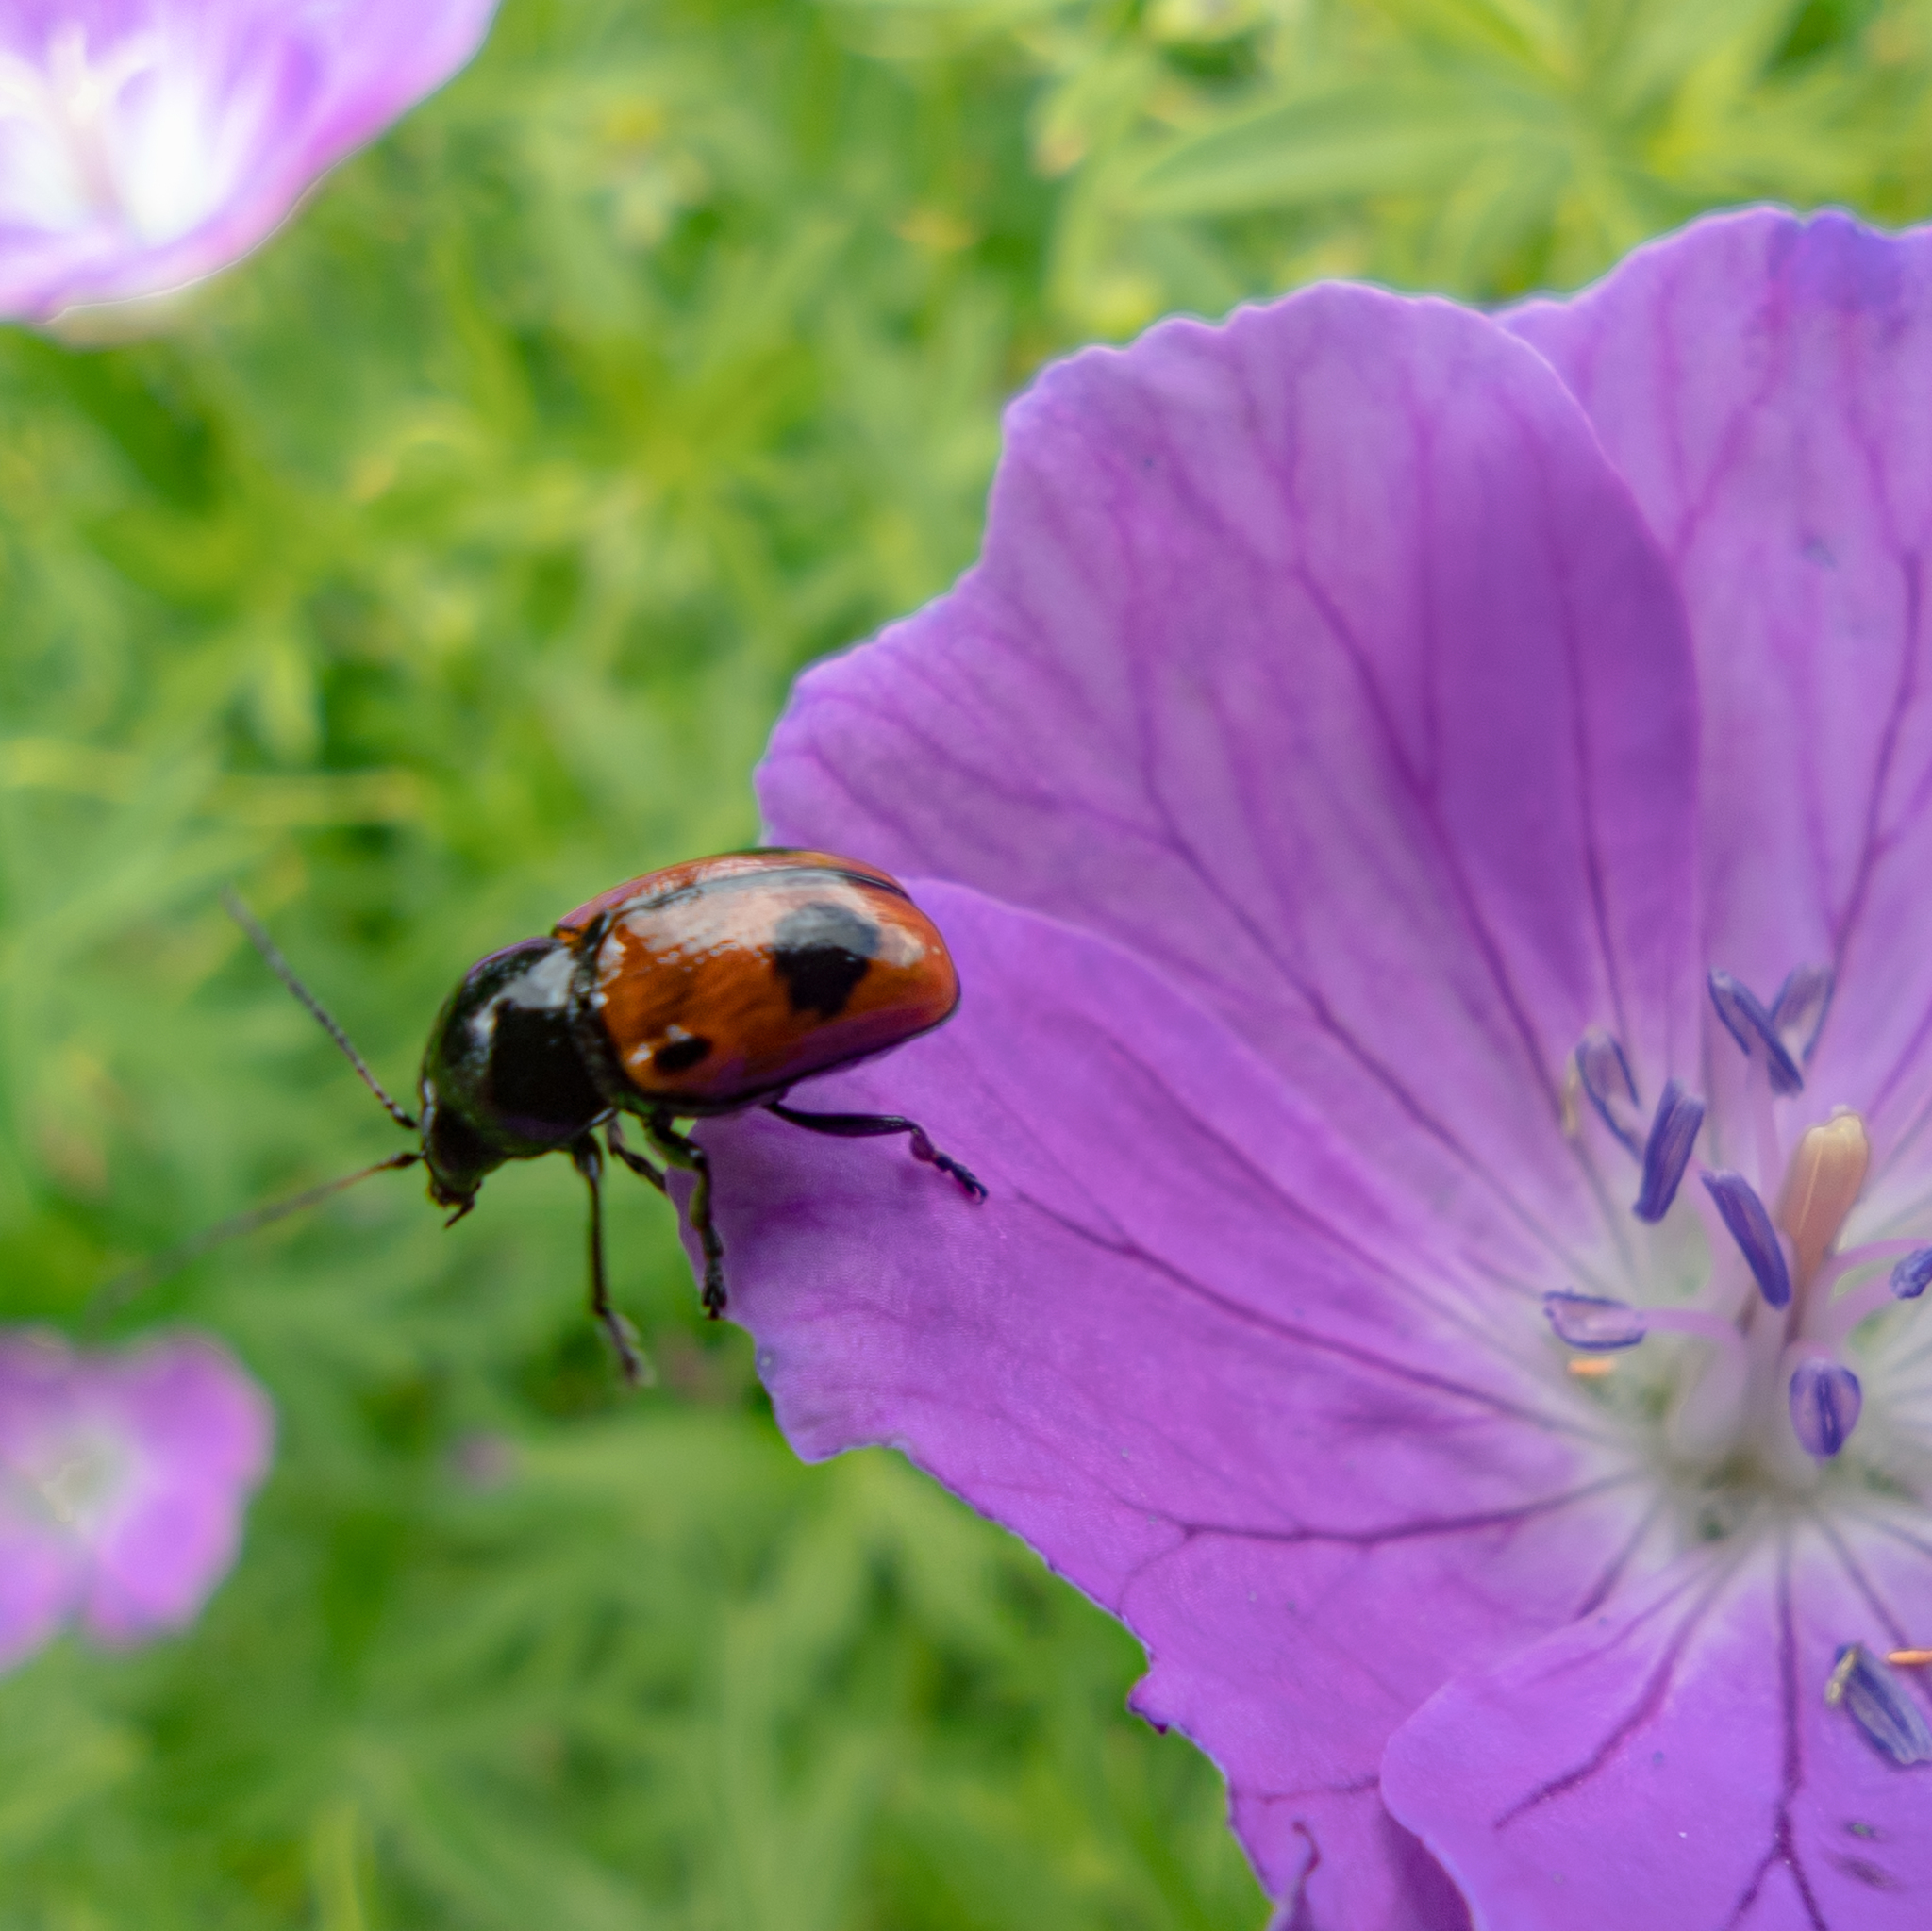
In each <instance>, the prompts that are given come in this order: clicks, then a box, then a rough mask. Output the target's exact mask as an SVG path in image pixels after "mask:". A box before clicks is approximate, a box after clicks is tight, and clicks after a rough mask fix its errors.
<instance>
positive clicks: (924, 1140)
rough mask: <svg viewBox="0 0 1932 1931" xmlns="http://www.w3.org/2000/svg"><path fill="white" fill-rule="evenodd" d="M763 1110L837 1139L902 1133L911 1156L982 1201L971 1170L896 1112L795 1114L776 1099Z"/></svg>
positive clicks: (982, 1192) (981, 1189)
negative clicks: (945, 1152) (955, 1181)
mask: <svg viewBox="0 0 1932 1931" xmlns="http://www.w3.org/2000/svg"><path fill="white" fill-rule="evenodd" d="M765 1111H766V1112H768V1113H775V1114H777V1116H778V1117H779V1119H781V1120H789V1121H791V1124H792V1125H794V1126H803V1127H805V1128H806V1129H807V1131H808V1132H811V1133H829V1134H832V1135H834V1136H835V1137H836V1138H838V1139H840V1140H871V1139H874V1137H876V1136H878V1135H881V1134H887V1133H904V1134H907V1135H908V1136H909V1137H910V1139H911V1141H912V1157H913V1158H914V1159H915V1160H924V1161H925V1163H926V1164H927V1165H928V1166H933V1167H937V1168H938V1169H939V1170H940V1172H941V1174H950V1175H951V1176H952V1177H953V1178H954V1179H955V1180H957V1181H958V1183H959V1185H960V1186H961V1187H962V1188H964V1189H965V1191H966V1197H967V1199H968V1200H974V1201H978V1200H984V1199H985V1198H986V1188H985V1187H984V1185H982V1184H981V1182H980V1181H979V1180H978V1179H977V1178H976V1177H975V1176H974V1174H973V1172H972V1170H971V1169H970V1168H967V1167H962V1166H961V1165H960V1164H959V1162H958V1160H956V1159H954V1158H953V1157H952V1156H951V1155H950V1154H942V1153H941V1151H940V1150H939V1148H938V1147H936V1146H935V1145H934V1144H933V1143H932V1140H931V1139H930V1138H929V1137H928V1136H927V1134H926V1130H925V1128H924V1126H922V1125H920V1124H918V1122H917V1121H913V1120H905V1119H902V1118H901V1117H900V1116H899V1115H898V1114H897V1113H796V1112H793V1111H792V1109H791V1107H782V1106H780V1105H779V1104H778V1102H777V1101H776V1100H769V1101H767V1102H766V1104H765Z"/></svg>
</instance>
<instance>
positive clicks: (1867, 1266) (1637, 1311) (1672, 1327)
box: [1543, 966, 1932, 1489]
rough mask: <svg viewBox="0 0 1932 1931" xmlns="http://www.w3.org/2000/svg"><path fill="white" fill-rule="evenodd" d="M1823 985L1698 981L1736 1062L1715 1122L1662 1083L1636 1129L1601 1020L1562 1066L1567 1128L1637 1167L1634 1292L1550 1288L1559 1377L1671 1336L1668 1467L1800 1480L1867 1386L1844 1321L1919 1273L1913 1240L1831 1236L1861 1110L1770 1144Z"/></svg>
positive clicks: (1815, 971)
mask: <svg viewBox="0 0 1932 1931" xmlns="http://www.w3.org/2000/svg"><path fill="white" fill-rule="evenodd" d="M1831 996H1832V979H1831V974H1829V973H1828V972H1827V971H1825V970H1824V968H1823V967H1815V966H1814V967H1801V968H1800V969H1799V970H1798V971H1796V972H1794V973H1792V974H1791V975H1790V977H1789V978H1788V979H1787V980H1786V981H1785V983H1784V985H1783V986H1782V987H1781V988H1780V989H1779V991H1778V994H1777V996H1776V997H1775V998H1774V1000H1773V1001H1772V1002H1771V1003H1770V1005H1769V1006H1767V1005H1765V1004H1764V1003H1763V1002H1762V1001H1761V1000H1760V999H1758V998H1757V995H1756V994H1755V993H1754V992H1753V991H1752V990H1751V989H1750V988H1749V987H1747V986H1745V985H1744V984H1743V983H1742V982H1741V981H1740V980H1738V979H1736V978H1734V977H1733V976H1732V975H1731V974H1728V973H1724V972H1714V973H1712V974H1710V997H1711V1004H1712V1006H1713V1007H1714V1008H1715V1010H1716V1015H1717V1018H1718V1019H1719V1020H1720V1022H1721V1023H1722V1024H1723V1027H1724V1032H1725V1033H1726V1034H1727V1035H1728V1036H1729V1039H1730V1040H1731V1042H1732V1043H1733V1044H1735V1046H1736V1048H1737V1050H1738V1052H1739V1053H1740V1054H1741V1056H1742V1059H1743V1065H1742V1068H1741V1074H1742V1078H1741V1083H1740V1099H1739V1104H1738V1107H1737V1111H1738V1113H1739V1114H1740V1115H1741V1117H1740V1118H1733V1119H1725V1120H1723V1121H1719V1120H1716V1119H1713V1118H1710V1117H1709V1108H1708V1107H1707V1105H1706V1103H1705V1102H1704V1101H1703V1100H1702V1099H1699V1098H1697V1097H1695V1096H1694V1095H1692V1094H1691V1093H1690V1092H1688V1091H1687V1090H1685V1089H1684V1087H1683V1086H1682V1085H1681V1084H1680V1083H1679V1082H1677V1081H1676V1080H1672V1081H1670V1082H1669V1083H1668V1084H1667V1085H1666V1086H1665V1088H1664V1090H1663V1092H1662V1093H1661V1094H1660V1095H1659V1096H1658V1099H1657V1107H1656V1108H1655V1110H1654V1111H1653V1112H1652V1113H1651V1115H1650V1117H1649V1121H1648V1124H1647V1125H1646V1124H1645V1123H1644V1119H1643V1115H1642V1112H1641V1101H1640V1095H1639V1092H1638V1089H1637V1083H1636V1081H1635V1079H1634V1078H1633V1077H1632V1074H1631V1071H1630V1066H1629V1061H1628V1060H1627V1058H1626V1057H1625V1056H1624V1050H1623V1048H1622V1046H1621V1045H1620V1044H1619V1042H1618V1041H1617V1040H1614V1039H1612V1038H1610V1036H1609V1035H1607V1034H1606V1033H1602V1032H1594V1031H1593V1032H1591V1033H1590V1034H1588V1035H1587V1036H1586V1037H1585V1038H1584V1040H1582V1042H1581V1043H1580V1044H1579V1045H1578V1046H1577V1048H1576V1052H1575V1054H1574V1057H1573V1059H1572V1061H1571V1065H1570V1068H1569V1073H1568V1091H1569V1093H1570V1095H1571V1098H1572V1101H1573V1105H1572V1107H1571V1108H1570V1111H1571V1113H1572V1115H1573V1119H1574V1128H1575V1131H1576V1133H1577V1134H1578V1135H1579V1136H1581V1135H1584V1134H1586V1133H1588V1132H1590V1131H1591V1128H1590V1126H1589V1124H1588V1123H1589V1121H1590V1120H1591V1118H1592V1117H1593V1119H1594V1121H1595V1123H1596V1124H1599V1125H1600V1126H1601V1127H1602V1128H1603V1130H1604V1132H1605V1133H1606V1134H1607V1138H1608V1141H1609V1142H1610V1144H1611V1146H1612V1147H1613V1148H1615V1149H1619V1150H1621V1153H1622V1154H1623V1155H1624V1156H1627V1157H1630V1158H1631V1159H1633V1160H1634V1161H1635V1162H1636V1163H1637V1166H1638V1169H1639V1175H1638V1185H1637V1197H1636V1200H1635V1202H1634V1203H1633V1205H1632V1207H1631V1212H1632V1214H1633V1215H1634V1217H1635V1219H1636V1221H1637V1223H1638V1226H1639V1232H1638V1234H1637V1236H1636V1238H1635V1239H1634V1240H1633V1241H1632V1243H1631V1247H1630V1252H1631V1253H1632V1255H1633V1256H1634V1264H1633V1268H1632V1270H1631V1271H1632V1272H1634V1273H1635V1274H1636V1275H1637V1277H1638V1281H1639V1284H1640V1287H1641V1290H1643V1291H1641V1292H1640V1293H1639V1294H1638V1295H1636V1296H1633V1297H1632V1298H1630V1299H1623V1298H1616V1297H1611V1296H1608V1295H1605V1294H1600V1293H1586V1292H1582V1291H1578V1290H1562V1291H1559V1292H1556V1293H1551V1294H1547V1295H1545V1296H1544V1304H1543V1305H1544V1311H1545V1313H1546V1314H1547V1316H1548V1318H1549V1322H1550V1324H1551V1326H1552V1327H1553V1328H1554V1329H1555V1331H1556V1333H1557V1337H1558V1339H1559V1340H1562V1341H1564V1342H1565V1343H1567V1344H1568V1345H1569V1346H1570V1347H1571V1348H1574V1349H1575V1350H1577V1351H1578V1353H1579V1358H1577V1359H1575V1360H1574V1361H1573V1362H1572V1363H1571V1366H1572V1369H1573V1372H1576V1371H1580V1372H1583V1373H1592V1372H1594V1373H1595V1374H1597V1375H1598V1376H1599V1377H1601V1376H1602V1375H1603V1374H1604V1373H1605V1371H1606V1369H1607V1366H1608V1362H1607V1361H1606V1360H1604V1359H1603V1357H1607V1356H1612V1355H1614V1354H1616V1353H1618V1352H1620V1351H1622V1350H1625V1349H1633V1348H1637V1347H1639V1346H1640V1345H1641V1343H1643V1342H1645V1341H1647V1340H1650V1339H1651V1338H1652V1337H1667V1338H1676V1339H1674V1340H1670V1339H1666V1340H1663V1341H1662V1349H1663V1353H1662V1356H1661V1357H1659V1359H1658V1361H1657V1370H1658V1378H1657V1380H1655V1381H1654V1382H1653V1383H1652V1390H1653V1392H1654V1393H1657V1394H1660V1395H1661V1400H1660V1402H1659V1401H1653V1402H1652V1403H1651V1404H1649V1407H1650V1408H1651V1410H1652V1411H1654V1412H1659V1413H1660V1414H1661V1418H1662V1429H1663V1443H1664V1447H1665V1449H1666V1452H1667V1454H1668V1456H1669V1457H1670V1458H1671V1459H1672V1460H1673V1461H1675V1462H1678V1463H1682V1464H1687V1465H1690V1466H1693V1467H1694V1466H1698V1465H1703V1466H1715V1465H1717V1464H1721V1463H1725V1462H1736V1461H1738V1460H1739V1459H1740V1458H1742V1459H1745V1460H1748V1461H1749V1462H1750V1463H1752V1464H1754V1465H1755V1466H1756V1467H1757V1469H1758V1470H1760V1471H1761V1472H1763V1473H1767V1474H1769V1475H1770V1476H1771V1477H1772V1478H1773V1479H1774V1481H1775V1482H1776V1484H1777V1485H1778V1486H1780V1487H1791V1488H1798V1489H1803V1488H1805V1487H1807V1486H1808V1485H1810V1484H1811V1483H1814V1482H1815V1480H1816V1476H1817V1472H1818V1470H1819V1468H1820V1466H1821V1465H1822V1464H1824V1463H1825V1462H1828V1461H1830V1460H1832V1459H1833V1458H1834V1457H1837V1456H1838V1455H1839V1454H1840V1452H1841V1451H1842V1450H1843V1448H1844V1446H1845V1444H1846V1443H1847V1442H1848V1441H1849V1440H1851V1438H1852V1435H1853V1433H1854V1431H1855V1430H1856V1429H1857V1425H1858V1420H1859V1414H1860V1410H1861V1407H1862V1405H1863V1399H1864V1397H1863V1390H1862V1387H1861V1385H1860V1382H1859V1379H1858V1376H1857V1373H1855V1372H1854V1371H1853V1369H1852V1367H1851V1366H1850V1364H1849V1361H1848V1360H1847V1358H1846V1354H1847V1346H1848V1343H1849V1342H1850V1341H1851V1338H1852V1335H1853V1333H1854V1331H1855V1330H1856V1329H1857V1328H1858V1327H1859V1326H1860V1325H1861V1324H1862V1323H1865V1322H1866V1321H1868V1320H1870V1319H1871V1318H1872V1317H1873V1316H1874V1315H1876V1314H1879V1313H1881V1312H1883V1311H1885V1310H1886V1309H1888V1308H1890V1307H1895V1306H1897V1305H1898V1304H1899V1303H1900V1302H1903V1301H1912V1300H1917V1299H1918V1298H1920V1297H1921V1296H1922V1295H1923V1294H1924V1291H1925V1288H1926V1286H1927V1284H1928V1283H1932V1246H1928V1245H1926V1244H1924V1242H1923V1241H1918V1240H1878V1241H1868V1242H1865V1243H1863V1244H1858V1245H1854V1246H1851V1247H1848V1248H1845V1247H1841V1246H1840V1240H1841V1238H1842V1236H1843V1234H1844V1230H1845V1224H1846V1222H1847V1221H1848V1219H1849V1218H1850V1216H1851V1214H1852V1211H1853V1209H1854V1207H1857V1203H1858V1200H1859V1198H1860V1196H1861V1194H1862V1192H1863V1190H1864V1186H1865V1180H1866V1175H1867V1174H1868V1172H1869V1170H1870V1167H1871V1162H1872V1145H1871V1140H1870V1138H1869V1136H1868V1135H1867V1133H1866V1130H1865V1123H1864V1121H1863V1119H1862V1118H1860V1116H1859V1115H1858V1114H1857V1113H1855V1112H1853V1111H1852V1110H1850V1109H1849V1108H1847V1107H1840V1108H1838V1109H1837V1110H1835V1111H1834V1112H1833V1113H1832V1115H1831V1117H1830V1118H1829V1119H1827V1120H1824V1121H1823V1122H1821V1123H1819V1124H1815V1125H1812V1126H1809V1127H1807V1129H1806V1130H1805V1131H1804V1132H1803V1133H1802V1134H1800V1135H1799V1137H1798V1140H1797V1143H1796V1144H1795V1146H1793V1147H1792V1148H1791V1149H1790V1154H1789V1156H1787V1155H1786V1153H1785V1151H1784V1147H1783V1137H1782V1134H1781V1131H1780V1123H1779V1120H1778V1107H1779V1103H1780V1102H1784V1101H1789V1100H1790V1099H1792V1098H1794V1097H1796V1096H1797V1095H1799V1094H1801V1093H1802V1092H1803V1091H1804V1090H1805V1072H1804V1069H1805V1066H1806V1064H1807V1062H1808V1060H1809V1059H1810V1057H1811V1054H1812V1051H1813V1049H1814V1048H1815V1046H1816V1044H1817V1041H1818V1037H1819V1034H1820V1032H1821V1031H1822V1029H1823V1027H1824V1020H1825V1016H1826V1014H1827V1012H1828V1010H1829V1008H1830V1005H1831ZM1719 1043H1720V1044H1722V1043H1723V1042H1722V1041H1720V1042H1719ZM1577 1099H1587V1100H1588V1101H1589V1110H1588V1113H1586V1112H1585V1109H1584V1108H1583V1107H1580V1106H1576V1105H1574V1101H1575V1100H1577ZM1721 1128H1722V1129H1726V1130H1723V1131H1721V1130H1719V1129H1721ZM1707 1129H1708V1130H1707ZM1700 1140H1703V1141H1705V1142H1706V1143H1707V1144H1712V1145H1722V1146H1724V1149H1725V1152H1726V1154H1727V1155H1728V1156H1729V1157H1730V1158H1731V1159H1732V1160H1733V1161H1735V1164H1731V1165H1724V1166H1713V1165H1708V1164H1705V1163H1703V1162H1700V1161H1698V1160H1697V1157H1696V1156H1697V1148H1698V1145H1699V1142H1700ZM1693 1165H1694V1166H1695V1167H1696V1173H1695V1175H1694V1179H1695V1184H1694V1185H1689V1186H1687V1185H1686V1184H1685V1182H1686V1181H1687V1179H1690V1178H1691V1177H1692V1174H1691V1170H1692V1167H1693ZM1648 1352H1649V1353H1651V1354H1653V1355H1655V1354H1657V1350H1655V1349H1653V1350H1650V1351H1648Z"/></svg>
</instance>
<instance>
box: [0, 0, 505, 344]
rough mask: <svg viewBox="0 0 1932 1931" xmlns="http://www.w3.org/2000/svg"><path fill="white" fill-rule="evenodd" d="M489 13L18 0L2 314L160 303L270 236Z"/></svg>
mask: <svg viewBox="0 0 1932 1931" xmlns="http://www.w3.org/2000/svg"><path fill="white" fill-rule="evenodd" d="M494 10H495V0H411V4H408V5H400V4H396V0H14V4H12V5H9V6H8V8H6V9H5V12H4V16H0V315H8V316H17V317H21V318H24V319H26V320H28V321H35V322H43V321H47V320H49V319H51V318H52V317H54V316H56V315H58V314H59V313H60V312H61V311H62V310H64V309H67V308H75V307H77V306H83V305H92V304H96V303H107V302H124V301H128V300H132V299H135V298H137V297H141V296H146V295H154V294H159V293H164V292H167V291H172V290H175V289H179V288H181V287H183V286H185V285H186V284H187V283H189V282H192V281H197V280H199V279H200V278H201V277H202V276H204V275H211V274H212V273H213V272H214V271H215V270H216V269H218V268H222V267H225V265H226V264H227V263H229V262H231V261H234V260H235V259H237V258H239V257H241V256H242V255H245V254H246V253H247V252H248V251H249V250H250V249H251V248H253V247H255V246H256V244H257V243H258V242H259V241H262V240H263V239H264V238H265V237H266V236H267V235H268V234H269V233H270V232H271V231H272V230H274V229H275V227H276V226H277V225H279V224H280V222H281V221H282V220H283V218H284V217H285V216H286V215H287V214H288V212H289V210H290V209H291V208H292V207H293V206H294V205H295V202H296V200H297V199H298V198H299V197H300V196H301V194H302V193H303V192H304V191H306V190H307V189H308V187H309V185H310V184H311V183H312V182H313V181H314V180H315V179H316V177H317V176H318V175H321V174H323V173H324V172H325V170H327V169H329V168H331V167H333V166H334V165H335V164H336V162H338V161H339V160H341V158H343V156H345V155H347V154H349V153H351V152H353V151H354V150H355V149H356V148H358V147H360V146H361V145H362V144H363V143H364V142H365V141H370V140H373V139H374V138H375V135H377V134H379V133H380V132H381V131H382V129H383V128H384V127H386V126H387V125H389V124H390V123H391V121H393V120H394V119H395V118H396V116H397V115H399V114H400V113H402V112H403V111H404V109H405V108H409V107H411V106H413V105H414V104H415V103H416V102H417V101H418V100H420V99H421V98H422V97H423V96H424V95H425V94H426V93H428V92H432V91H433V90H434V89H436V88H438V87H441V85H442V83H443V82H444V81H445V80H447V79H448V78H449V77H450V75H452V74H454V73H455V72H456V71H457V69H458V68H459V67H461V66H462V65H463V63H464V62H465V61H466V60H468V59H469V58H470V57H471V55H473V54H474V53H475V50H476V48H477V46H478V45H479V43H480V42H481V41H482V39H483V36H484V34H485V32H486V31H487V30H488V28H489V25H490V20H491V14H492V12H493V11H494Z"/></svg>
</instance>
